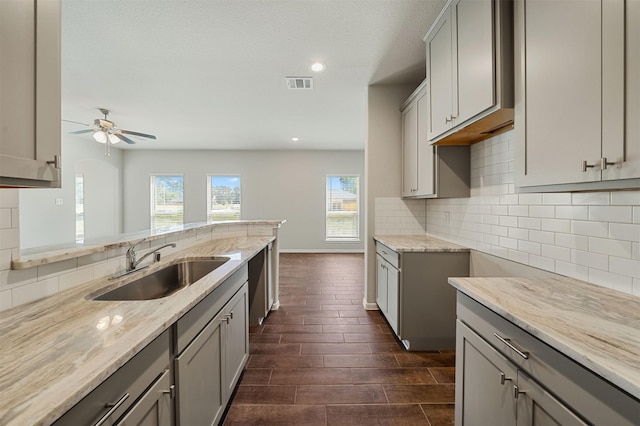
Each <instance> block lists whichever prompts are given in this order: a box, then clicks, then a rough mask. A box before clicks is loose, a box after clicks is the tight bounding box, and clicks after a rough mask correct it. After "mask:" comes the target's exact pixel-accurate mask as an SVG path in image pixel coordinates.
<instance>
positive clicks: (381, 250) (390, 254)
mask: <svg viewBox="0 0 640 426" xmlns="http://www.w3.org/2000/svg"><path fill="white" fill-rule="evenodd" d="M376 253H378V254H379V255H380V256H382V258H383V259H384V260H386V261H387V262H389V263H390V264H391V265H392V266H393V267H395V268H396V269H400V255H399V254H398V252H396V251H394V250H392V249H390V248H389V247H387V246H386V245H384V244H382V243H381V242H379V241H376Z"/></svg>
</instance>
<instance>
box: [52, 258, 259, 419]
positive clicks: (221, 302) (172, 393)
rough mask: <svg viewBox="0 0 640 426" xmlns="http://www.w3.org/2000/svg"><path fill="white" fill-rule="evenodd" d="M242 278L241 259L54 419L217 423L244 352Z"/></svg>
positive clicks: (246, 334)
mask: <svg viewBox="0 0 640 426" xmlns="http://www.w3.org/2000/svg"><path fill="white" fill-rule="evenodd" d="M248 278H249V274H248V267H247V265H244V266H243V267H241V268H240V269H239V270H238V271H236V272H235V273H234V274H233V275H231V276H230V277H229V278H227V279H226V280H225V281H224V282H223V283H222V284H220V285H219V286H218V287H216V288H215V289H214V290H213V291H212V292H211V293H210V294H209V295H207V296H206V297H205V298H204V299H203V300H202V301H200V302H199V303H198V304H197V305H195V306H194V307H193V308H191V310H189V312H187V313H186V314H184V315H183V316H182V317H181V318H180V319H179V320H178V321H177V322H176V323H175V324H173V325H172V326H171V327H170V328H169V329H167V330H166V331H164V332H163V333H162V334H161V335H160V336H158V337H157V338H156V339H155V340H153V341H152V342H151V343H150V344H148V345H147V346H146V347H145V348H144V349H142V350H141V351H140V352H139V353H138V354H136V355H135V356H134V357H133V358H132V359H131V360H129V361H128V362H127V363H126V364H124V365H123V366H122V367H120V369H118V370H117V371H116V372H115V373H113V374H112V375H111V376H109V378H107V379H106V380H105V381H104V382H102V383H101V384H100V385H99V386H98V387H97V388H95V389H94V390H93V391H92V392H91V393H90V394H89V395H87V396H86V397H85V398H84V399H82V400H81V401H80V402H79V403H78V404H76V405H75V406H74V407H73V408H71V409H70V410H69V411H68V412H67V413H65V414H64V415H63V416H62V417H61V418H60V419H58V421H56V423H55V425H56V426H67V425H68V426H78V425H100V426H106V425H126V426H170V425H173V424H175V423H177V424H178V425H179V426H193V425H197V426H205V425H207V426H209V425H216V424H218V423H219V421H220V418H221V417H222V414H223V413H224V409H225V407H226V405H227V402H228V401H229V399H230V398H231V395H232V393H233V390H234V387H235V385H236V384H237V383H238V380H239V378H240V375H241V374H242V370H243V368H244V366H245V364H246V362H247V359H248V358H249V293H248ZM173 354H177V356H176V357H175V358H174V356H173Z"/></svg>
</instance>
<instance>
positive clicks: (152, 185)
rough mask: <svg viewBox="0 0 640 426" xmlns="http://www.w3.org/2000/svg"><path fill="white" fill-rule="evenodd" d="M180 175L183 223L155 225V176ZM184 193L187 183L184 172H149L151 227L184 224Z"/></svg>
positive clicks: (159, 227)
mask: <svg viewBox="0 0 640 426" xmlns="http://www.w3.org/2000/svg"><path fill="white" fill-rule="evenodd" d="M164 176H171V177H180V178H182V223H179V224H178V223H175V224H171V225H166V226H154V222H155V220H154V218H155V214H154V213H155V205H156V203H155V194H156V192H155V178H156V177H164ZM184 193H185V184H184V173H150V174H149V229H150V230H157V229H162V228H168V227H172V226H182V225H184V204H185V203H184Z"/></svg>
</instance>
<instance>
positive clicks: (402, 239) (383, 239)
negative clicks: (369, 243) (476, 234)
mask: <svg viewBox="0 0 640 426" xmlns="http://www.w3.org/2000/svg"><path fill="white" fill-rule="evenodd" d="M373 239H374V240H375V241H378V242H380V243H382V244H384V245H385V246H387V247H389V248H390V249H392V250H394V251H396V252H399V253H403V252H405V253H412V252H413V253H429V252H451V253H468V252H469V251H471V249H470V248H468V247H464V246H461V245H458V244H455V243H451V242H449V241H446V240H443V239H440V238H436V237H432V236H430V235H375V236H374V237H373Z"/></svg>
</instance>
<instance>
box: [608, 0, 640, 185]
mask: <svg viewBox="0 0 640 426" xmlns="http://www.w3.org/2000/svg"><path fill="white" fill-rule="evenodd" d="M602 13H603V20H602V22H603V24H602V25H603V41H602V44H603V46H602V48H603V55H604V58H603V59H604V61H603V64H602V66H603V109H602V121H603V131H602V135H603V138H602V156H603V157H604V158H606V161H607V163H613V164H610V165H607V167H606V168H605V169H604V170H603V171H602V179H603V180H613V179H630V178H639V177H640V143H639V141H640V119H638V118H639V117H640V2H639V1H624V2H623V1H622V0H617V1H611V0H607V1H604V2H603V3H602Z"/></svg>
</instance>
